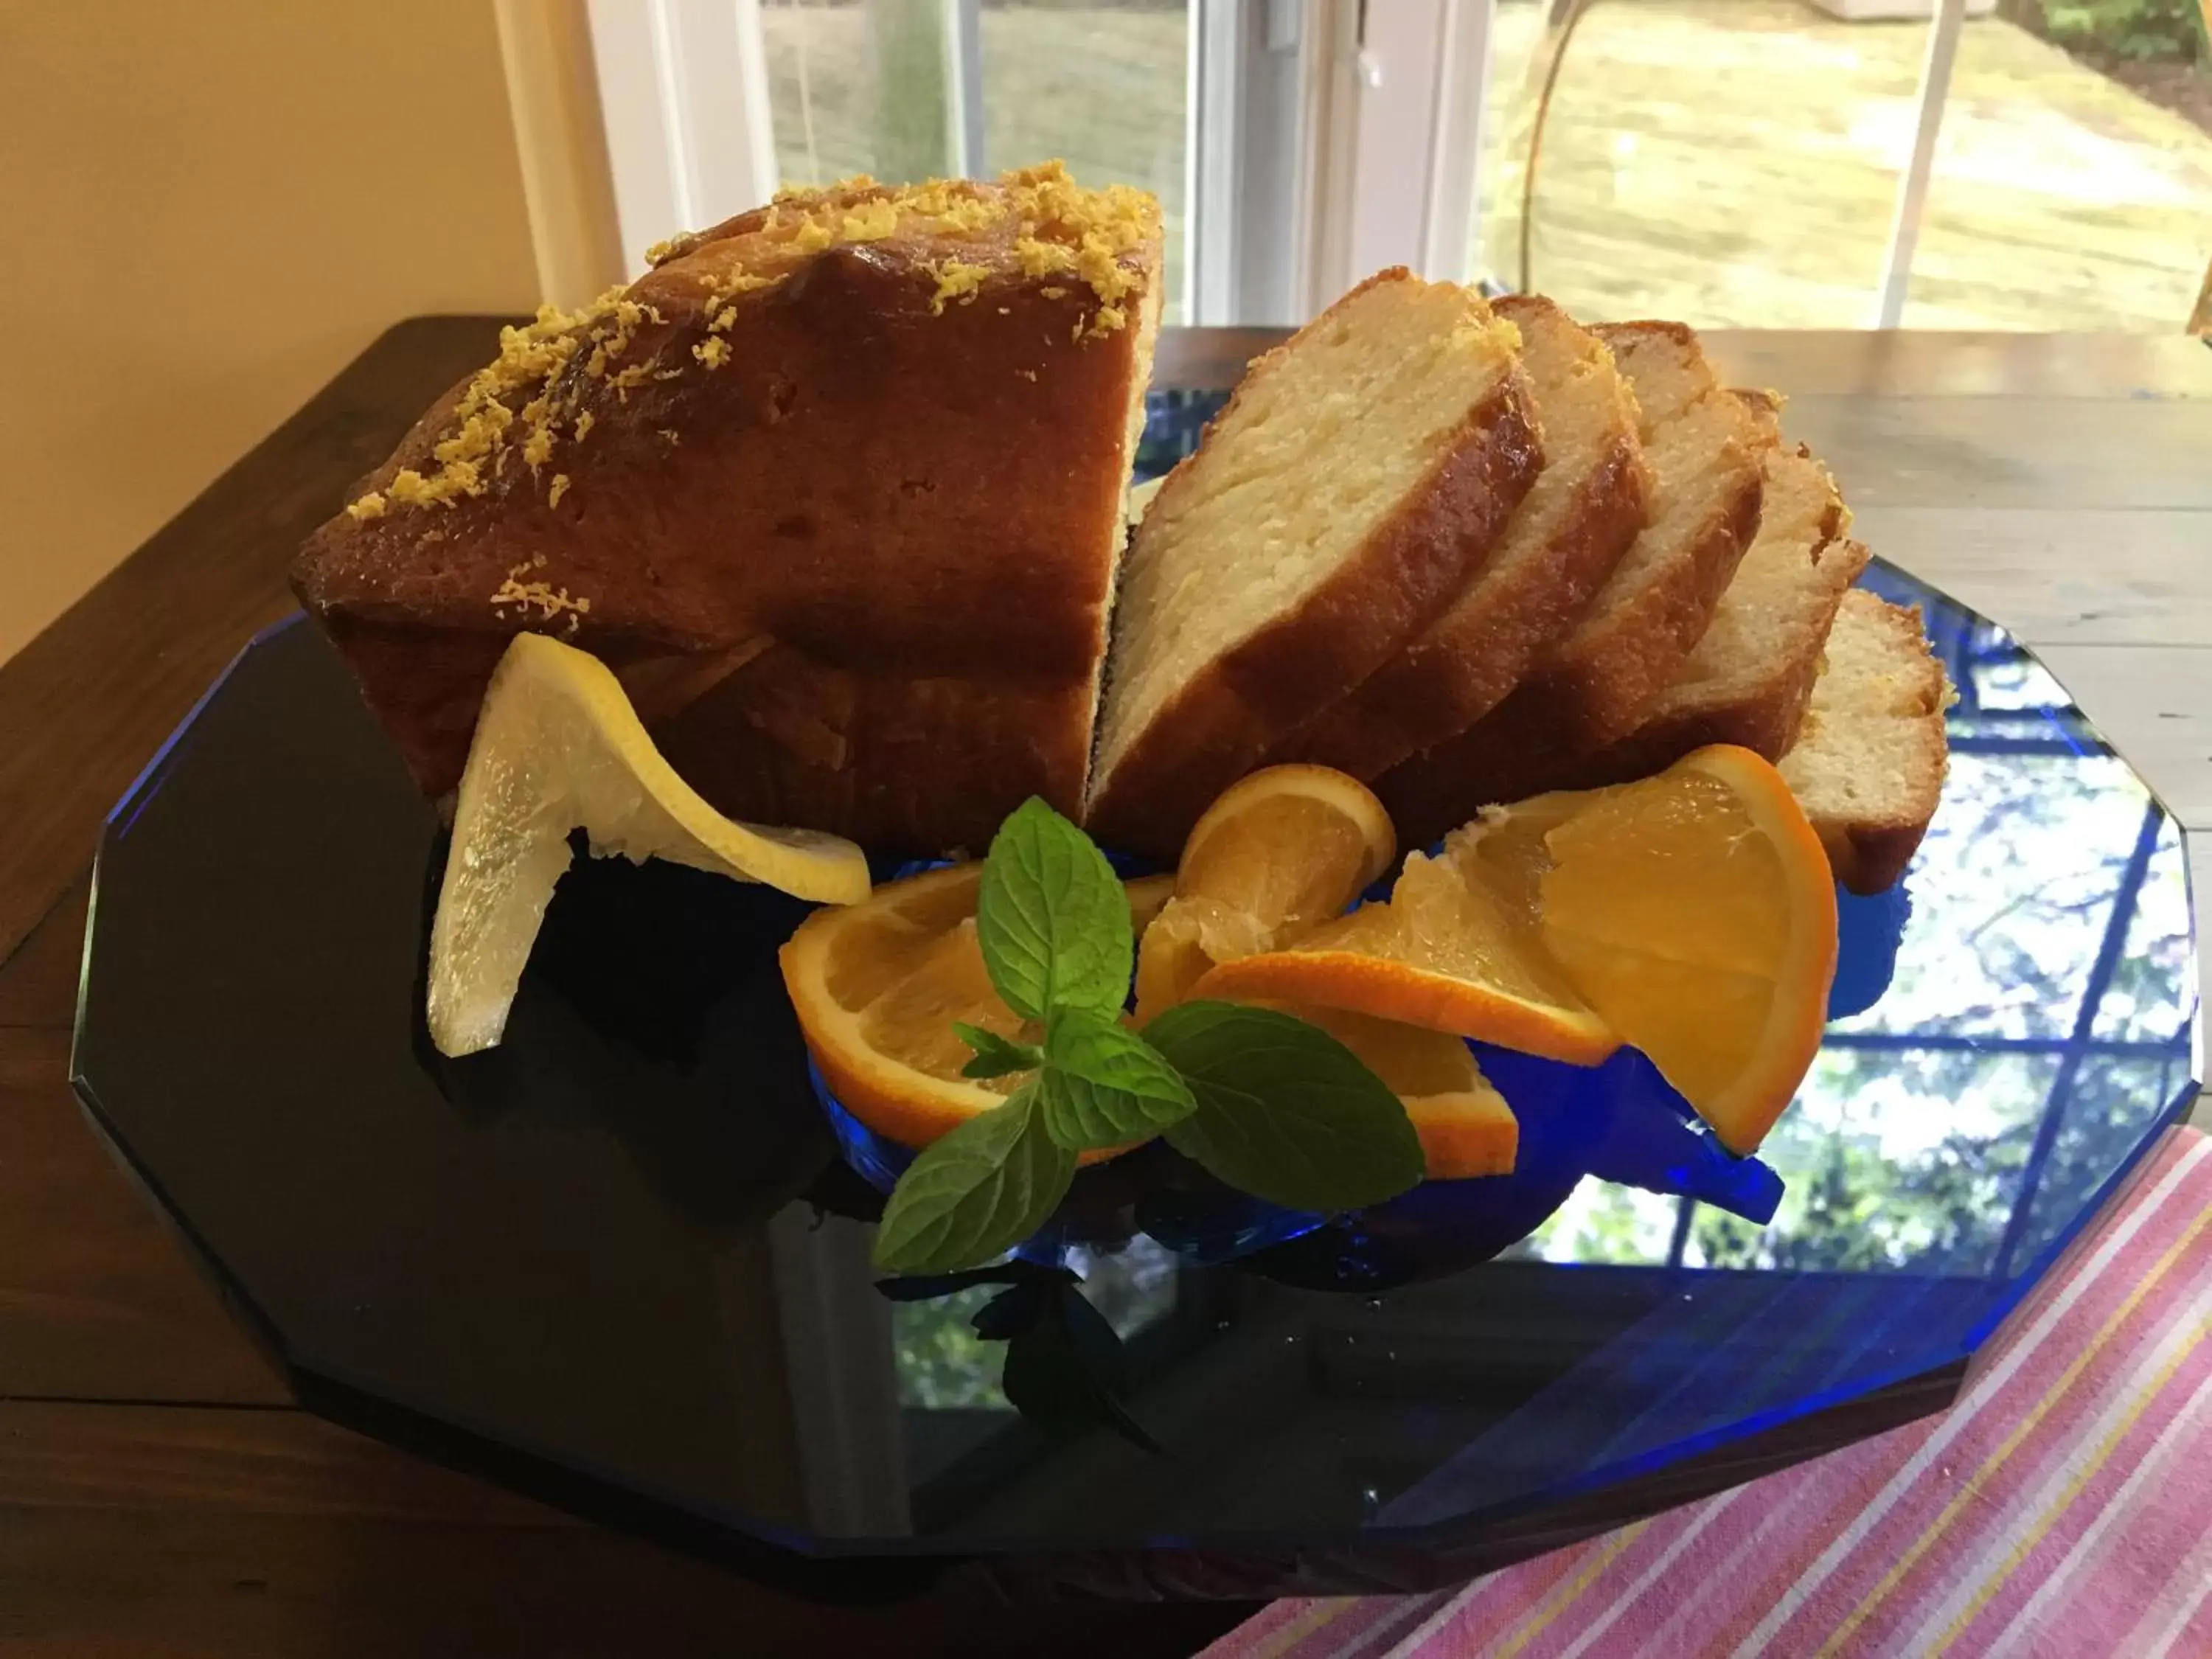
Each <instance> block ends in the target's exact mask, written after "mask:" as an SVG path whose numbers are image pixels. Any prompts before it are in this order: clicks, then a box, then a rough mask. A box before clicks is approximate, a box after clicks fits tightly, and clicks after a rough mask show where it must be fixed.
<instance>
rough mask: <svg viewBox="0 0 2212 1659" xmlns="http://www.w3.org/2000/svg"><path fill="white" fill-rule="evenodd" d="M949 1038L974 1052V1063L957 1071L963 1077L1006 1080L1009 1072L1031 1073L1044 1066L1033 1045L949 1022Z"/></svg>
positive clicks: (1042, 1059) (958, 1021)
mask: <svg viewBox="0 0 2212 1659" xmlns="http://www.w3.org/2000/svg"><path fill="white" fill-rule="evenodd" d="M952 1035H953V1036H957V1037H958V1038H959V1039H960V1040H961V1041H962V1042H964V1043H966V1044H967V1045H968V1046H969V1048H973V1049H974V1050H975V1059H973V1060H969V1062H968V1063H967V1064H966V1065H965V1066H962V1067H961V1068H960V1075H961V1076H963V1077H973V1078H987V1077H1005V1076H1006V1075H1007V1073H1011V1072H1034V1071H1035V1070H1036V1068H1037V1067H1038V1066H1042V1065H1043V1064H1044V1054H1043V1051H1042V1049H1039V1048H1036V1047H1034V1046H1033V1045H1031V1044H1030V1043H1026V1042H1012V1041H1011V1040H1009V1039H1008V1038H1006V1037H1002V1036H1000V1035H999V1034H998V1033H997V1032H996V1031H987V1030H984V1029H983V1028H982V1027H981V1026H980V1025H970V1024H967V1023H966V1022H965V1021H963V1020H957V1019H956V1020H954V1021H953V1022H952Z"/></svg>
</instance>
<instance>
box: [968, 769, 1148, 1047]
mask: <svg viewBox="0 0 2212 1659" xmlns="http://www.w3.org/2000/svg"><path fill="white" fill-rule="evenodd" d="M975 933H976V937H977V939H979V940H980V941H981V944H982V946H983V965H984V967H986V968H987V969H989V970H990V975H991V984H992V986H993V987H994V989H996V990H997V992H998V994H999V995H1000V997H1001V998H1003V999H1004V1000H1005V1001H1006V1006H1007V1007H1009V1008H1011V1009H1012V1010H1013V1011H1014V1012H1016V1013H1018V1014H1019V1015H1020V1016H1021V1017H1022V1018H1024V1019H1042V1018H1045V1016H1046V1015H1047V1014H1048V1012H1050V1011H1052V1010H1053V1009H1054V1008H1096V1009H1097V1010H1098V1011H1099V1012H1101V1013H1111V1012H1114V1011H1115V1009H1118V1008H1119V1007H1121V1005H1122V1004H1123V1003H1124V1002H1126V1001H1127V1000H1128V996H1129V973H1130V969H1131V964H1132V963H1133V960H1134V957H1135V950H1136V946H1135V942H1134V940H1133V939H1132V937H1131V934H1130V929H1129V897H1128V895H1127V893H1126V892H1124V891H1123V890H1122V887H1121V880H1120V878H1118V877H1116V876H1115V873H1114V867H1113V866H1111V865H1109V864H1108V863H1107V862H1106V855H1105V854H1103V853H1102V852H1100V851H1099V850H1098V848H1097V847H1096V846H1095V845H1094V844H1093V843H1092V842H1091V837H1090V836H1086V835H1085V834H1084V833H1083V831H1081V830H1080V829H1077V828H1076V827H1075V826H1074V825H1073V824H1072V823H1069V822H1068V821H1067V820H1066V818H1064V817H1060V814H1059V813H1057V812H1055V811H1053V810H1052V808H1051V807H1049V806H1048V805H1045V804H1044V803H1043V802H1042V800H1039V799H1037V798H1036V796H1034V795H1032V796H1030V799H1027V800H1025V801H1024V802H1023V803H1022V804H1021V805H1019V806H1018V807H1017V808H1015V810H1014V811H1012V813H1011V814H1010V815H1009V816H1008V817H1007V818H1006V822H1005V823H1002V824H1000V826H999V833H998V834H997V835H995V836H993V837H992V838H991V854H990V856H989V857H988V858H987V859H986V860H984V863H983V883H982V886H981V890H979V891H978V892H977V894H976V896H975Z"/></svg>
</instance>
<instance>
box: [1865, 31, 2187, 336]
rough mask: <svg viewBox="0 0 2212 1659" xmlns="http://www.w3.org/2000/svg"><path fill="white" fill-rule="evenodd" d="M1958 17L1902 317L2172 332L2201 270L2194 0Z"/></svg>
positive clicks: (1910, 322)
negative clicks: (1961, 27) (1961, 25)
mask: <svg viewBox="0 0 2212 1659" xmlns="http://www.w3.org/2000/svg"><path fill="white" fill-rule="evenodd" d="M2002 11H2003V13H2004V14H2005V15H2001V16H1990V17H1981V18H1972V19H1970V20H1969V21H1967V23H1966V29H1965V32H1964V33H1963V34H1962V35H1961V36H1960V41H1959V60H1958V64H1957V67H1956V69H1955V70H1954V71H1953V77H1952V82H1951V96H1950V100H1949V103H1948V107H1947V108H1946V110H1945V112H1944V116H1943V126H1942V134H1941V136H1940V137H1939V139H1938V142H1937V144H1936V166H1935V171H1934V172H1933V173H1932V174H1931V175H1930V178H1929V191H1928V205H1927V211H1926V213H1925V215H1924V216H1923V220H1922V222H1921V230H1920V242H1919V246H1918V247H1917V250H1916V252H1915V253H1914V257H1913V261H1912V281H1911V287H1910V289H1908V290H1907V295H1906V303H1905V324H1906V325H1907V326H1908V327H1922V328H2035V329H2075V328H2079V329H2140V330H2148V331H2160V332H2174V331H2179V330H2180V328H2181V327H2182V325H2184V324H2185V322H2186V321H2187V320H2188V318H2189V312H2190V307H2191V302H2192V301H2194V300H2195V299H2196V297H2197V289H2198V286H2199V284H2201V283H2203V280H2204V276H2205V268H2206V266H2207V264H2208V263H2212V64H2207V62H2206V54H2205V51H2204V46H2203V23H2202V21H2200V14H2199V12H2198V9H2197V0H2068V3H2063V4H2062V3H2059V0H2004V4H2003V6H2002Z"/></svg>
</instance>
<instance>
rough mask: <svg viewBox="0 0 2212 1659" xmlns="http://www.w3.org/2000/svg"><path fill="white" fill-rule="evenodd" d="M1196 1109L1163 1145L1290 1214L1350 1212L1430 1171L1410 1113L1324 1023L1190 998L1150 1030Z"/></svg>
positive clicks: (1149, 1036) (1150, 1038)
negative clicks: (1173, 1148) (1311, 1023)
mask: <svg viewBox="0 0 2212 1659" xmlns="http://www.w3.org/2000/svg"><path fill="white" fill-rule="evenodd" d="M1145 1036H1146V1040H1147V1041H1148V1042H1151V1043H1152V1047H1153V1048H1157V1049H1158V1050H1159V1052H1160V1053H1161V1054H1163V1055H1164V1056H1165V1057H1166V1059H1167V1061H1168V1063H1169V1064H1170V1065H1171V1066H1174V1067H1175V1068H1176V1071H1178V1072H1180V1073H1182V1078H1183V1081H1184V1082H1186V1083H1188V1085H1190V1091H1191V1093H1192V1094H1193V1095H1194V1097H1196V1098H1197V1101H1198V1109H1197V1110H1196V1111H1194V1112H1193V1113H1192V1114H1191V1115H1189V1116H1188V1117H1187V1118H1184V1119H1183V1120H1182V1121H1181V1122H1179V1123H1175V1124H1172V1125H1170V1127H1168V1129H1167V1131H1166V1133H1167V1138H1168V1142H1169V1144H1170V1146H1174V1147H1175V1149H1176V1151H1177V1152H1181V1153H1182V1154H1183V1156H1184V1157H1186V1158H1192V1159H1194V1160H1195V1161H1196V1162H1198V1163H1200V1164H1203V1165H1205V1166H1206V1169H1208V1170H1212V1172H1213V1173H1214V1174H1215V1175H1216V1176H1219V1177H1220V1178H1221V1179H1222V1180H1224V1181H1225V1182H1228V1183H1229V1184H1230V1185H1231V1186H1232V1187H1234V1188H1237V1189H1238V1190H1239V1191H1241V1192H1247V1193H1249V1194H1252V1195H1253V1196H1254V1197H1255V1198H1263V1199H1265V1200H1267V1201H1268V1202H1269V1203H1271V1204H1280V1205H1283V1206H1285V1207H1287V1208H1290V1209H1293V1210H1351V1209H1357V1208H1358V1207H1359V1206H1362V1205H1365V1204H1379V1203H1381V1202H1382V1201H1383V1200H1384V1199H1386V1198H1390V1197H1394V1196H1395V1195H1396V1194H1399V1193H1402V1192H1404V1191H1405V1190H1406V1189H1407V1188H1408V1187H1411V1186H1413V1185H1414V1184H1415V1183H1416V1182H1419V1180H1420V1179H1421V1177H1422V1175H1423V1173H1424V1169H1425V1166H1424V1164H1423V1160H1422V1157H1421V1143H1420V1140H1419V1138H1418V1137H1417V1136H1416V1135H1415V1134H1414V1133H1413V1124H1412V1123H1411V1122H1410V1121H1407V1116H1406V1109H1405V1107H1404V1106H1403V1105H1402V1104H1401V1103H1400V1102H1399V1100H1398V1097H1397V1096H1395V1095H1394V1094H1392V1093H1391V1092H1390V1091H1389V1087H1388V1086H1386V1085H1384V1083H1383V1079H1381V1078H1378V1077H1376V1075H1375V1073H1372V1072H1370V1071H1369V1070H1368V1069H1367V1066H1366V1065H1365V1064H1364V1062H1363V1061H1362V1060H1360V1058H1359V1057H1358V1055H1357V1054H1353V1053H1352V1050H1351V1049H1349V1048H1346V1047H1345V1046H1344V1045H1343V1044H1342V1043H1341V1042H1338V1041H1337V1040H1336V1039H1335V1038H1334V1037H1333V1036H1330V1035H1329V1034H1328V1032H1326V1031H1324V1030H1322V1029H1321V1028H1320V1027H1319V1026H1317V1025H1310V1024H1307V1023H1306V1022H1305V1021H1304V1020H1302V1019H1295V1018H1291V1016H1290V1015H1288V1014H1285V1013H1279V1012H1276V1011H1274V1010H1273V1009H1270V1008H1248V1007H1243V1006H1239V1005H1238V1004H1236V1003H1230V1002H1206V1001H1200V1002H1186V1003H1182V1004H1179V1005H1178V1006H1176V1007H1173V1008H1170V1009H1169V1010H1168V1011H1167V1012H1165V1013H1164V1014H1162V1015H1161V1016H1160V1017H1159V1018H1157V1019H1155V1020H1154V1021H1152V1024H1150V1025H1147V1026H1146V1028H1145Z"/></svg>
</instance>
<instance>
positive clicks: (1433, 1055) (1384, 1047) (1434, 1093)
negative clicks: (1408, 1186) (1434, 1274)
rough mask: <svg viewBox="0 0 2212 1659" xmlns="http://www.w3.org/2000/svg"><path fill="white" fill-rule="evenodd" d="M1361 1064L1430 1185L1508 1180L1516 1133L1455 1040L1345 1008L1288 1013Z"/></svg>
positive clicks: (1498, 1098) (1499, 1099)
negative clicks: (1416, 1150)
mask: <svg viewBox="0 0 2212 1659" xmlns="http://www.w3.org/2000/svg"><path fill="white" fill-rule="evenodd" d="M1285 1012H1287V1013H1292V1014H1296V1015H1297V1017H1298V1018H1301V1019H1305V1020H1310V1021H1312V1022H1313V1024H1316V1025H1318V1026H1320V1027H1321V1028H1322V1030H1324V1031H1327V1032H1328V1033H1329V1034H1330V1035H1331V1036H1334V1037H1335V1038H1336V1039H1337V1041H1338V1042H1341V1043H1343V1044H1344V1046H1345V1047H1346V1048H1349V1049H1351V1050H1352V1053H1353V1054H1358V1056H1359V1057H1360V1059H1362V1060H1365V1061H1366V1062H1367V1068H1368V1070H1370V1071H1371V1072H1373V1073H1375V1075H1376V1076H1377V1077H1379V1078H1381V1079H1383V1083H1384V1084H1385V1085H1388V1086H1389V1090H1390V1091H1391V1092H1392V1093H1393V1094H1395V1095H1396V1096H1397V1097H1398V1098H1399V1100H1400V1101H1401V1102H1402V1103H1404V1105H1405V1108H1406V1115H1407V1117H1409V1118H1411V1119H1412V1120H1413V1133H1415V1134H1417V1135H1419V1137H1420V1141H1421V1153H1422V1156H1423V1157H1424V1158H1426V1159H1427V1161H1428V1171H1429V1179H1430V1180H1431V1181H1459V1180H1463V1179H1465V1178H1466V1177H1468V1176H1492V1175H1510V1174H1511V1173H1512V1172H1513V1160H1514V1156H1515V1154H1516V1152H1517V1151H1518V1150H1519V1147H1520V1142H1521V1126H1520V1124H1519V1123H1518V1122H1517V1121H1516V1120H1515V1118H1514V1116H1513V1109H1512V1108H1511V1107H1510V1106H1508V1105H1507V1104H1506V1103H1505V1097H1504V1096H1503V1095H1501V1094H1499V1093H1498V1091H1497V1090H1496V1089H1495V1088H1493V1087H1492V1085H1491V1083H1490V1079H1487V1078H1486V1077H1484V1076H1483V1074H1482V1068H1481V1067H1480V1066H1478V1065H1476V1064H1475V1059H1474V1052H1473V1051H1472V1050H1471V1049H1469V1048H1468V1046H1467V1044H1466V1043H1465V1042H1462V1040H1461V1039H1460V1038H1458V1037H1455V1036H1446V1035H1445V1034H1444V1033H1443V1032H1442V1031H1431V1030H1427V1029H1425V1028H1424V1027H1422V1026H1419V1025H1405V1024H1399V1023H1398V1022H1397V1021H1395V1020H1388V1019H1376V1018H1374V1017H1373V1016H1372V1015H1370V1014H1355V1013H1352V1012H1350V1011H1348V1010H1346V1009H1343V1008H1315V1007H1291V1008H1288V1009H1285Z"/></svg>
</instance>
